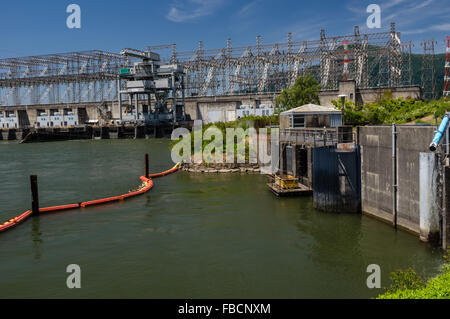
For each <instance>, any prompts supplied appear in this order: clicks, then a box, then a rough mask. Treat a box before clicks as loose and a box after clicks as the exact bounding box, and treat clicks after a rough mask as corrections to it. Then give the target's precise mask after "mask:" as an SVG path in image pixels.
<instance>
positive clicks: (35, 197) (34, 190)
mask: <svg viewBox="0 0 450 319" xmlns="http://www.w3.org/2000/svg"><path fill="white" fill-rule="evenodd" d="M30 184H31V210H32V213H33V216H39V192H38V182H37V176H36V175H31V176H30Z"/></svg>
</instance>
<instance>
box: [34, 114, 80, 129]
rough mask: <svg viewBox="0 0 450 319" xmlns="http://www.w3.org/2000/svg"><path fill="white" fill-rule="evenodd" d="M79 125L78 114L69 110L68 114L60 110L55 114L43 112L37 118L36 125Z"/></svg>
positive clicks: (44, 126) (41, 126)
mask: <svg viewBox="0 0 450 319" xmlns="http://www.w3.org/2000/svg"><path fill="white" fill-rule="evenodd" d="M76 125H78V116H77V115H75V114H74V113H73V112H67V115H62V114H61V113H59V112H56V113H54V114H53V115H48V114H47V113H41V114H39V116H38V117H37V119H36V126H37V127H39V128H46V127H68V126H76Z"/></svg>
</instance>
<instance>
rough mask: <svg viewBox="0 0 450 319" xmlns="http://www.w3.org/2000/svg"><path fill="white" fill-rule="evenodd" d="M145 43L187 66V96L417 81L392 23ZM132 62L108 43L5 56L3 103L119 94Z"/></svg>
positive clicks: (0, 68)
mask: <svg viewBox="0 0 450 319" xmlns="http://www.w3.org/2000/svg"><path fill="white" fill-rule="evenodd" d="M319 36H320V37H319ZM224 44H225V43H224ZM426 48H427V49H428V46H426ZM433 49H434V45H433ZM147 50H148V51H158V52H159V53H161V57H162V60H163V61H165V62H167V63H169V62H170V63H172V64H175V63H177V64H181V65H182V66H183V68H184V70H185V72H186V76H185V79H186V82H185V84H186V96H187V97H192V96H224V95H246V94H253V93H279V92H280V91H282V90H283V89H285V88H287V87H289V86H291V85H292V84H293V83H294V82H295V80H296V79H297V78H298V77H299V76H305V75H307V74H310V75H311V76H312V77H313V78H315V79H316V80H318V81H319V83H321V86H322V89H323V90H337V89H338V88H339V82H340V81H342V80H354V81H355V82H356V85H357V87H358V88H359V89H366V88H389V87H398V86H407V85H411V84H413V83H411V44H410V43H402V42H401V41H400V33H398V32H397V31H396V30H395V24H392V25H391V30H390V32H389V31H388V32H380V33H367V34H362V33H360V30H359V28H357V27H356V28H355V29H354V32H353V34H348V35H343V36H334V37H329V36H327V34H326V33H325V31H324V30H322V31H321V32H320V34H318V38H317V39H316V40H307V41H294V39H293V35H292V34H288V36H287V41H286V42H279V43H272V44H266V43H264V41H263V38H262V37H261V36H258V37H257V38H256V44H253V45H245V46H234V45H233V42H232V40H231V39H227V41H226V45H224V47H223V48H218V49H208V48H206V47H205V46H204V44H203V42H201V41H200V42H199V43H198V48H197V49H195V50H191V51H179V50H177V46H176V45H175V44H166V45H158V46H151V47H148V48H147ZM433 51H434V50H433ZM163 53H164V54H163ZM432 56H433V55H432ZM433 60H434V58H432V59H431V61H433ZM131 62H132V61H128V60H126V59H125V58H124V57H123V56H120V55H118V54H114V53H109V52H103V51H86V52H72V53H63V54H49V55H42V56H34V57H22V58H9V59H1V60H0V105H2V106H19V105H40V104H54V103H84V102H97V101H98V102H101V101H114V100H116V99H117V92H116V90H117V88H116V86H117V85H116V82H117V78H118V74H119V72H120V68H121V67H123V66H129V65H130V63H131ZM433 64H434V61H433V63H431V64H430V65H433ZM427 65H428V64H427ZM426 69H427V70H428V69H429V68H428V67H427V68H426ZM433 74H434V69H433ZM430 79H431V78H430ZM430 83H431V82H430ZM433 90H434V89H433Z"/></svg>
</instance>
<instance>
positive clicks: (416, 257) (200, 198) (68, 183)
mask: <svg viewBox="0 0 450 319" xmlns="http://www.w3.org/2000/svg"><path fill="white" fill-rule="evenodd" d="M168 145H169V141H168V140H103V141H68V142H57V143H37V144H24V145H19V144H17V143H12V142H0V180H1V183H0V223H2V222H4V221H6V220H8V219H9V218H12V217H14V216H17V215H19V214H20V213H22V212H24V211H25V210H27V209H29V208H30V206H31V199H30V189H29V175H30V174H37V175H38V176H39V194H40V202H41V206H43V207H44V206H53V205H59V204H66V203H74V202H75V203H76V202H81V201H85V200H92V199H98V198H102V197H107V196H110V195H118V194H122V193H125V192H127V191H129V190H130V189H133V188H135V187H136V186H138V185H139V184H140V180H139V176H141V175H142V174H143V170H144V154H145V153H149V154H150V167H151V171H152V172H159V171H163V170H166V169H168V168H171V167H172V166H173V163H172V161H171V159H170V153H169V150H168ZM265 183H266V178H265V177H264V176H261V175H240V174H230V175H199V174H197V175H194V174H189V173H186V172H178V173H176V174H173V175H170V176H167V177H164V178H162V179H157V180H155V187H154V188H153V189H152V190H151V191H150V192H149V193H147V194H145V195H143V196H141V197H138V198H135V199H130V200H128V201H124V202H121V203H116V204H110V205H107V206H102V207H94V208H89V209H84V210H83V209H80V210H73V211H68V212H63V213H57V214H50V215H43V216H41V217H39V218H32V219H29V220H27V221H26V222H25V223H24V224H22V225H20V226H19V227H17V228H15V229H13V230H10V231H7V232H6V233H2V234H0V274H1V275H0V298H368V297H374V296H376V295H378V294H379V293H380V292H381V290H379V289H378V290H377V289H369V288H367V286H366V279H367V277H368V276H369V274H368V273H366V268H367V266H368V265H370V264H378V265H380V266H381V270H382V283H383V286H386V285H388V284H389V279H388V275H389V273H390V272H392V271H394V270H397V269H399V268H402V269H405V268H408V267H413V268H414V269H416V270H417V271H418V272H419V273H421V274H423V275H425V276H431V275H434V274H435V273H436V272H437V271H438V270H439V267H440V265H441V264H442V254H441V252H440V251H439V250H438V249H435V248H432V247H429V246H428V245H426V244H423V243H421V242H419V239H418V238H417V237H415V236H413V235H411V234H408V233H406V232H403V231H398V232H396V231H395V230H394V229H393V228H392V227H391V226H389V225H386V224H384V223H382V222H379V221H377V220H374V219H372V218H370V217H366V216H361V215H349V214H329V213H323V212H319V211H316V210H314V208H313V207H312V198H301V199H299V198H287V199H278V198H276V197H275V196H274V195H273V194H272V193H271V192H270V191H269V190H268V189H267V187H266V184H265ZM69 264H78V265H80V267H81V271H82V276H81V278H82V279H81V282H82V288H81V289H72V290H71V289H68V288H67V286H66V279H67V276H68V275H69V274H68V273H66V267H67V266H68V265H69Z"/></svg>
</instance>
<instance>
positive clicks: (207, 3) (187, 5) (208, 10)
mask: <svg viewBox="0 0 450 319" xmlns="http://www.w3.org/2000/svg"><path fill="white" fill-rule="evenodd" d="M223 1H224V0H185V1H177V2H175V3H173V4H172V6H171V8H170V10H169V13H168V14H167V16H166V18H167V19H168V20H170V21H172V22H185V21H190V20H195V19H197V18H201V17H205V16H209V15H211V14H213V13H214V12H215V11H216V9H217V8H218V7H219V6H220V5H221V4H222V3H223Z"/></svg>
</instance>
